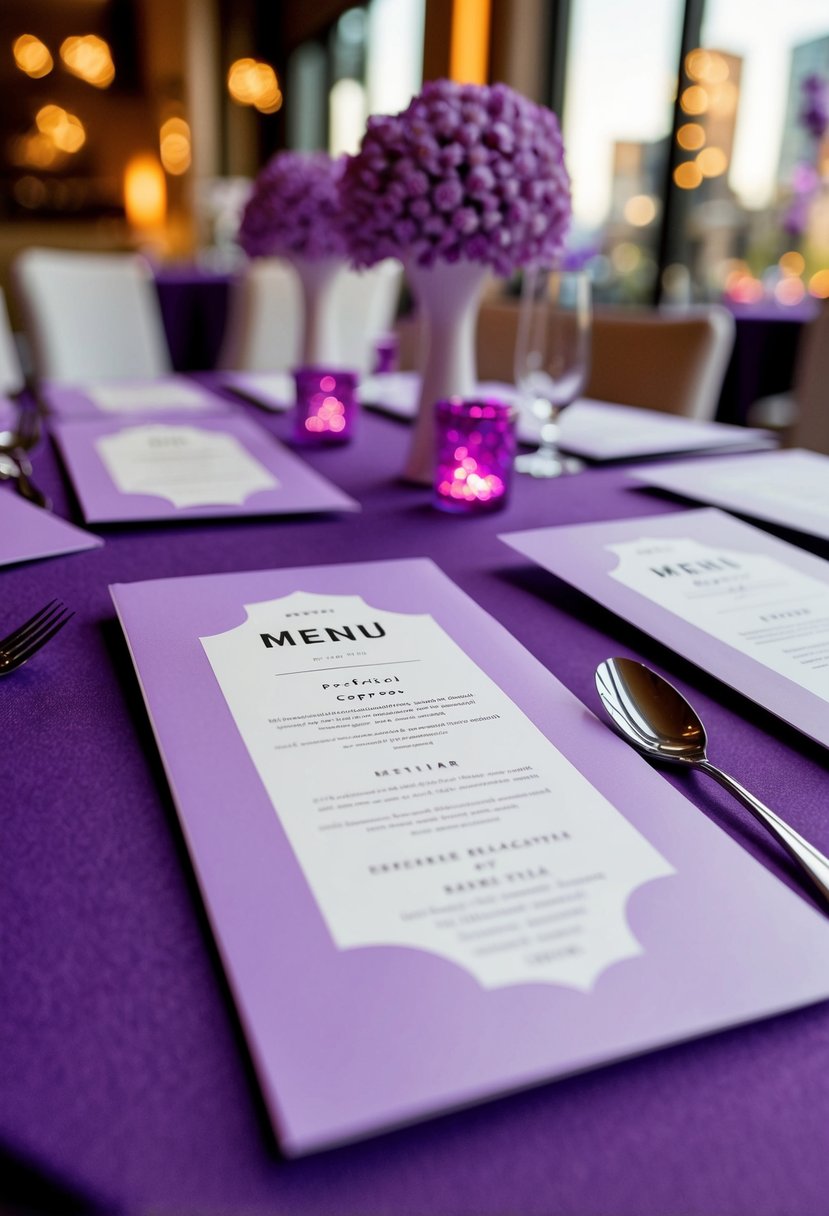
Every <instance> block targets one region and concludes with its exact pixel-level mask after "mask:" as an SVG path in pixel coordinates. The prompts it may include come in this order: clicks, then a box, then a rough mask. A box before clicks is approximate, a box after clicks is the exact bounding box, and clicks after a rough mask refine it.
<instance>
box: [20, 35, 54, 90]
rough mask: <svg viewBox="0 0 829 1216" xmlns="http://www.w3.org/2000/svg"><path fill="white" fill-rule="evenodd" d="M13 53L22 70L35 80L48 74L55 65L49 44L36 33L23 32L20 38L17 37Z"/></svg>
mask: <svg viewBox="0 0 829 1216" xmlns="http://www.w3.org/2000/svg"><path fill="white" fill-rule="evenodd" d="M12 53H13V54H14V62H15V63H16V64H17V66H18V67H19V68H20V71H21V72H25V73H26V75H27V76H31V77H32V79H33V80H39V79H40V78H41V76H48V75H49V73H50V72H51V70H52V68H53V67H54V66H55V63H54V60H53V59H52V56H51V54H50V53H49V48H48V46H46V44H45V43H43V42H41V41H40V39H39V38H36V37H35V36H34V34H21V35H20V37H19V38H15V40H14V42H13V44H12Z"/></svg>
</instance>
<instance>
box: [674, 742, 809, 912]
mask: <svg viewBox="0 0 829 1216" xmlns="http://www.w3.org/2000/svg"><path fill="white" fill-rule="evenodd" d="M697 767H698V768H700V769H702V771H703V772H704V773H707V774H708V776H709V777H713V778H714V780H715V781H717V782H719V784H720V785H721V786H722V787H723V789H726V790H730V791H731V793H732V794H734V795H735V797H737V798H739V800H740V802H742V804H743V806H745V807H747V808H748V810H749V811H750V812H751V814H752V815H753V816H754V818H755V819H756V820H757V822H758V823H762V825H763V827H764V828H767V829H768V831H769V832H771V834H772V836H773V837H774V838H775V840H776V841H777V842H778V843H779V844H782V846H783V848H784V849H785V850H786V852H787V853H788V854H789V856H790V857H792V858H793V859H794V861H796V862H797V864H798V865H799V866H800V868H801V869H802V870H803V872H804V873H805V874H808V876H809V878H811V880H812V882H813V883H814V884H815V886H816V887H817V889H818V890H819V891H820V893H821V895H822V896H823V898H824V899H826V900H829V857H824V856H823V854H822V853H820V852H818V850H817V849H816V848H815V847H814V845H811V844H809V842H808V840H804V839H803V837H802V836H801V835H800V834H799V833H798V832H796V831H795V830H794V828H793V827H790V826H789V824H788V823H786V821H785V820H784V819H781V818H780V816H779V815H775V813H774V811H772V810H769V808H768V807H767V806H766V805H765V804H764V803H762V802H761V801H760V799H759V798H755V797H754V795H753V794H752V793H750V792H749V791H748V790H747V789H746V788H745V786H744V785H740V783H739V781H737V780H736V779H735V778H734V777H729V775H728V773H724V772H723V771H722V769H719V768H717V767H716V765H714V764H712V763H711V761H710V760H701V761H700V762H699V764H698V765H697Z"/></svg>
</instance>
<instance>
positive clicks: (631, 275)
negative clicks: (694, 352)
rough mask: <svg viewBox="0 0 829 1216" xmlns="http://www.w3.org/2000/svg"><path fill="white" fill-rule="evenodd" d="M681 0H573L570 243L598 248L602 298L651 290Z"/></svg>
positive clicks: (567, 112) (567, 114) (566, 118)
mask: <svg viewBox="0 0 829 1216" xmlns="http://www.w3.org/2000/svg"><path fill="white" fill-rule="evenodd" d="M682 12H683V5H682V2H681V0H626V2H625V3H618V2H613V0H612V2H610V3H608V0H573V6H572V19H571V28H570V40H569V45H568V56H567V64H568V67H567V77H566V82H565V97H564V108H563V126H564V140H565V147H566V151H567V164H568V167H569V170H570V174H571V176H572V179H573V206H574V219H575V224H574V233H573V240H572V242H571V243H572V244H575V245H578V246H579V247H580V248H581V249H585V250H586V249H591V248H592V249H595V250H596V251H597V252H598V254H599V256H598V257H597V258H596V259H594V261H593V269H594V275H595V279H596V285H597V294H598V295H599V296H600V297H604V298H608V299H626V300H646V299H649V298H650V297H651V295H652V292H653V284H654V279H655V275H656V248H657V242H658V232H659V223H660V218H661V195H662V191H663V188H664V180H665V174H666V162H667V156H668V146H669V144H668V141H669V138H670V131H671V123H672V117H673V104H674V94H675V89H676V70H677V61H678V57H679V47H680V34H681V25H682Z"/></svg>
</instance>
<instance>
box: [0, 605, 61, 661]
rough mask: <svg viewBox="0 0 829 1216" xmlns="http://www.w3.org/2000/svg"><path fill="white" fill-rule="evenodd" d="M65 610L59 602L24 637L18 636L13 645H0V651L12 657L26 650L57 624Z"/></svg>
mask: <svg viewBox="0 0 829 1216" xmlns="http://www.w3.org/2000/svg"><path fill="white" fill-rule="evenodd" d="M66 612H67V609H66V607H65V605H63V604H61V605H60V607H59V608H55V609H54V610H53V611H52V612H50V613H49V615H48V616H46V617H44V618H43V620H42V621H40V622H39V623H38V625H37V626H36V627H35V628H34V629H30V630H29V632H28V633H27V634H26V635H25V636H24V637H22V638H18V640H17V642H16V643H15V644H14V645H13V646H4V647H1V648H0V652H2V653H3V654H5V655H6V656H7V658H10V659H13V658H14V657H15V654H17V653H19V652H20V651H22V650H26V649H27V648H28V647H29V646H34V645H36V644H37V643H38V642H39V641H40V639H41V638H42V637H43V636H44V634H45V633H46V632H47V631H48V630H49V629H51V628H52V626H53V625H57V623H58V621H59V620H60V619H61V618H62V617H65V615H66Z"/></svg>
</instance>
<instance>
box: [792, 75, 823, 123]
mask: <svg viewBox="0 0 829 1216" xmlns="http://www.w3.org/2000/svg"><path fill="white" fill-rule="evenodd" d="M798 119H799V121H800V125H801V126H802V127H805V129H806V130H807V131H808V132H809V134H810V135H811V136H812V138H813V139H822V137H823V135H824V132H825V131H826V129H827V128H828V127H829V80H825V79H824V78H823V77H822V76H818V75H817V73H812V74H811V75H809V76H806V77H805V78H804V79H803V81H802V82H801V86H800V111H799V113H798Z"/></svg>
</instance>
